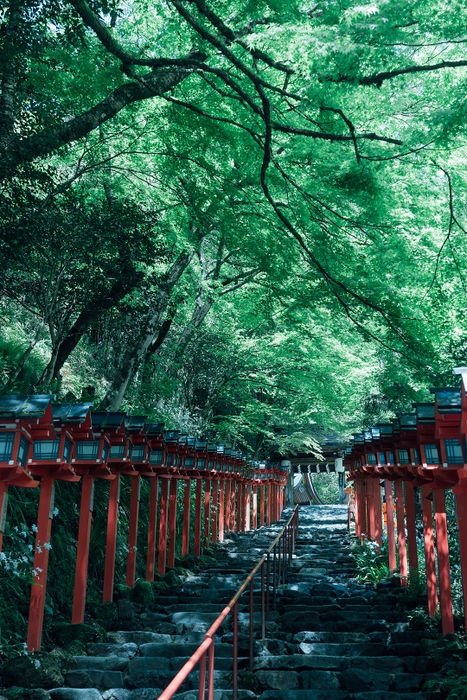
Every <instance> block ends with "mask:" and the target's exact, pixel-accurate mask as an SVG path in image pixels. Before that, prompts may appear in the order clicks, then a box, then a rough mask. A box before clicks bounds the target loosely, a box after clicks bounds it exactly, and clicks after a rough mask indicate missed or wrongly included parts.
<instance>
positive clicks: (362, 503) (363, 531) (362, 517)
mask: <svg viewBox="0 0 467 700" xmlns="http://www.w3.org/2000/svg"><path fill="white" fill-rule="evenodd" d="M359 483H360V496H359V499H358V507H359V514H358V521H359V523H360V539H361V540H364V539H366V538H367V537H368V524H367V519H366V515H367V511H366V480H363V481H360V482H359Z"/></svg>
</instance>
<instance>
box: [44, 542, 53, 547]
mask: <svg viewBox="0 0 467 700" xmlns="http://www.w3.org/2000/svg"><path fill="white" fill-rule="evenodd" d="M42 546H43V547H44V549H52V545H51V544H50V542H44V544H43V545H42Z"/></svg>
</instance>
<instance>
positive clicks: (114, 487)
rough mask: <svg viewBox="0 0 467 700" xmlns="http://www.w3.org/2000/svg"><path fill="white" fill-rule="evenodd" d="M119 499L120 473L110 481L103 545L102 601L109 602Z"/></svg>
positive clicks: (115, 546)
mask: <svg viewBox="0 0 467 700" xmlns="http://www.w3.org/2000/svg"><path fill="white" fill-rule="evenodd" d="M119 501H120V474H117V475H116V476H115V479H113V480H112V481H111V482H110V493H109V508H108V511H107V538H106V545H105V565H104V590H103V593H102V602H103V603H110V602H111V601H112V599H113V594H114V576H115V554H116V551H117V525H118V504H119Z"/></svg>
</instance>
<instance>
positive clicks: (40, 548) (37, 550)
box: [36, 545, 42, 554]
mask: <svg viewBox="0 0 467 700" xmlns="http://www.w3.org/2000/svg"><path fill="white" fill-rule="evenodd" d="M36 552H37V553H38V554H42V547H39V545H38V546H37V547H36Z"/></svg>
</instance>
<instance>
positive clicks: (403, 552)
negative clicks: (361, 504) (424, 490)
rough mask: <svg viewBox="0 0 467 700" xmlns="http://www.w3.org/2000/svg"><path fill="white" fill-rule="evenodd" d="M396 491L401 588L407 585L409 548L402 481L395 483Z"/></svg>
mask: <svg viewBox="0 0 467 700" xmlns="http://www.w3.org/2000/svg"><path fill="white" fill-rule="evenodd" d="M395 491H396V516H397V549H398V551H399V574H400V577H401V586H406V585H407V547H406V542H405V522H404V497H403V494H402V480H401V479H398V480H397V481H396V483H395Z"/></svg>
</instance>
